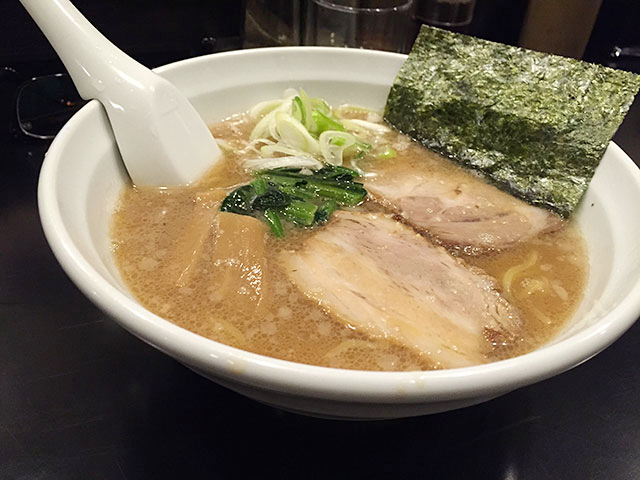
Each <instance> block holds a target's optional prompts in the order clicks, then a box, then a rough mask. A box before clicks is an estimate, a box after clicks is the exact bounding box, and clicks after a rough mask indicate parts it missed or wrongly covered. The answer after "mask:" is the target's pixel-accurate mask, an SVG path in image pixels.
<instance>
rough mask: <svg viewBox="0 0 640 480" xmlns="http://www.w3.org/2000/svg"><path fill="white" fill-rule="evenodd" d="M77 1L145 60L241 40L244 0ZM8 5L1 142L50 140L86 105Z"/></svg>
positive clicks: (1, 64)
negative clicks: (79, 100)
mask: <svg viewBox="0 0 640 480" xmlns="http://www.w3.org/2000/svg"><path fill="white" fill-rule="evenodd" d="M73 3H74V5H75V6H76V7H77V8H78V9H79V10H80V11H81V12H82V13H83V14H84V15H85V16H86V17H87V18H88V19H89V21H91V22H92V23H93V24H94V25H95V26H96V28H98V30H100V31H101V32H102V33H103V34H104V35H105V36H106V37H107V38H109V39H110V40H111V41H112V42H113V43H114V44H116V45H117V46H118V47H119V48H120V49H121V50H123V51H125V52H126V53H127V54H128V55H130V56H132V57H133V58H135V59H136V60H137V61H139V62H140V63H142V64H144V65H146V66H147V67H156V66H159V65H163V64H166V63H170V62H174V61H176V60H181V59H185V58H189V57H193V56H197V55H203V54H207V53H213V52H219V51H225V50H235V49H240V48H242V46H243V41H244V15H245V1H244V0H216V1H215V2H212V1H210V0H182V1H180V2H178V1H175V0H135V1H131V0H110V1H106V0H74V1H73ZM2 7H3V26H2V27H3V28H2V30H0V144H8V143H11V142H14V141H15V140H16V138H18V139H19V140H26V141H28V142H33V141H37V140H44V141H46V140H48V139H50V138H51V136H52V135H54V134H55V133H56V132H57V130H58V129H59V128H60V126H61V125H62V124H63V123H64V121H66V119H68V118H69V116H70V115H71V114H72V113H73V111H75V109H76V107H77V106H79V105H80V104H78V103H76V102H77V100H78V99H77V94H75V91H74V89H73V90H72V91H69V90H68V88H67V86H68V85H66V84H65V83H64V82H65V76H62V77H59V76H56V74H60V73H64V72H65V69H64V67H63V65H62V62H61V61H60V60H59V58H58V56H57V55H56V54H55V52H54V51H53V48H51V46H50V45H49V43H48V41H47V40H46V38H45V37H44V35H43V34H42V33H41V32H40V30H39V29H38V27H37V26H36V24H35V23H34V22H33V20H32V19H31V18H30V17H29V15H28V14H27V12H26V11H25V10H24V8H23V7H22V5H21V4H20V2H16V1H8V0H3V1H2ZM40 77H44V78H40ZM34 78H37V79H34ZM72 88H73V87H72Z"/></svg>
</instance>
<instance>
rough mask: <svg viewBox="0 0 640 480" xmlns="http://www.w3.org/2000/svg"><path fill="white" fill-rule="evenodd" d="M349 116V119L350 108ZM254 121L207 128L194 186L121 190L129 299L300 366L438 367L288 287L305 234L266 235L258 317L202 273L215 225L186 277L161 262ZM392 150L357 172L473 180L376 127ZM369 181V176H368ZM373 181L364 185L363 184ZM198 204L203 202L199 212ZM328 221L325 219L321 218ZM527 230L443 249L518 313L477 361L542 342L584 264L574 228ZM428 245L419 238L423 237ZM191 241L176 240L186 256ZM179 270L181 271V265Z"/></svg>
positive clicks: (240, 153)
mask: <svg viewBox="0 0 640 480" xmlns="http://www.w3.org/2000/svg"><path fill="white" fill-rule="evenodd" d="M354 115H357V114H354ZM254 124H255V122H254V121H252V120H251V119H250V118H248V117H247V116H237V117H233V118H230V119H228V120H225V121H223V122H221V123H220V124H217V125H215V126H213V127H212V132H213V134H214V136H215V137H216V138H217V139H219V140H222V141H223V142H224V143H225V145H226V150H227V151H228V153H227V154H226V155H225V159H224V160H223V161H222V162H221V163H220V164H219V165H217V166H216V168H215V169H214V170H212V171H211V172H210V173H209V174H208V175H207V176H206V177H205V178H203V179H202V180H201V181H200V182H199V183H198V184H196V185H192V186H189V187H180V188H167V189H155V188H136V187H130V188H127V189H126V190H125V191H124V192H123V193H122V196H121V199H120V202H119V206H118V208H117V211H116V212H115V214H114V217H113V223H112V249H113V253H114V256H115V259H116V262H117V265H118V268H119V270H120V272H121V275H122V277H123V279H124V281H125V283H126V284H127V285H128V287H129V288H130V289H131V291H132V292H133V294H134V295H135V296H136V298H138V299H139V301H140V302H141V303H142V304H143V305H144V306H145V307H146V308H147V309H149V310H150V311H152V312H154V313H156V314H158V315H160V316H162V317H163V318H166V319H168V320H170V321H172V322H174V323H176V324H177V325H179V326H181V327H183V328H185V329H188V330H191V331H193V332H195V333H197V334H199V335H202V336H204V337H207V338H210V339H213V340H216V341H219V342H222V343H225V344H228V345H231V346H234V347H238V348H241V349H243V350H247V351H251V352H255V353H258V354H263V355H267V356H271V357H276V358H280V359H285V360H291V361H296V362H301V363H307V364H314V365H321V366H328V367H338V368H347V369H363V370H426V369H433V368H438V365H437V364H436V363H434V362H433V360H432V359H431V358H430V357H429V355H427V354H425V353H420V352H416V350H414V349H409V348H406V347H405V346H403V345H402V344H400V343H399V342H396V341H394V340H391V339H388V338H373V337H371V336H370V335H366V334H365V333H363V332H362V331H361V330H360V329H358V328H355V327H354V326H353V325H351V324H349V323H348V322H343V321H340V320H339V319H337V318H336V317H335V316H334V315H333V314H332V313H331V312H330V311H329V309H327V308H325V307H324V306H323V305H321V304H319V302H317V301H314V300H312V299H311V298H309V297H308V296H306V295H304V294H303V293H302V292H301V291H300V290H299V289H298V288H297V287H296V286H295V285H293V284H292V283H291V281H290V280H289V279H288V277H287V275H286V274H285V272H284V270H283V268H282V266H281V265H280V263H279V260H278V258H279V256H280V255H281V254H282V253H283V252H285V254H286V252H291V251H296V250H298V249H300V248H301V245H302V242H304V241H305V238H307V236H308V235H311V234H313V231H314V229H319V228H324V227H323V226H318V227H314V228H311V229H305V228H299V227H287V232H286V233H287V234H286V236H285V237H284V238H276V237H274V236H273V235H270V234H266V235H265V236H264V238H265V244H264V247H263V248H264V255H265V262H266V263H265V265H266V268H265V269H264V272H263V277H262V285H264V288H266V289H267V290H268V295H264V298H263V304H262V305H261V308H260V314H259V315H256V313H255V310H252V309H247V308H244V307H243V305H242V304H240V303H239V302H238V297H237V296H235V297H233V299H229V298H226V297H225V296H224V295H223V294H221V291H222V290H221V286H220V284H219V278H217V273H216V272H217V270H216V269H214V268H212V265H211V262H212V261H213V259H212V256H211V254H210V252H212V251H213V248H214V242H215V232H214V231H213V229H208V228H205V231H206V234H204V235H203V234H202V230H198V232H200V233H196V235H201V238H199V240H197V241H196V242H195V243H194V245H196V246H197V249H198V251H199V252H201V254H200V256H199V259H198V262H196V263H194V264H193V265H191V267H190V269H189V272H188V275H187V276H186V278H183V276H182V275H181V274H180V271H179V270H180V268H179V267H177V266H176V265H175V264H174V263H172V262H173V261H174V259H175V257H176V249H178V250H179V249H180V248H181V247H180V245H181V244H183V243H184V242H185V241H187V242H189V241H191V242H193V239H192V240H189V239H187V238H185V237H186V236H187V235H188V234H189V232H190V231H191V230H193V225H194V216H195V218H196V220H195V224H196V225H197V224H198V220H197V218H198V216H202V218H203V221H202V222H201V223H202V224H203V225H205V226H206V225H207V222H209V220H207V219H208V218H211V217H210V216H209V215H211V212H210V210H212V209H213V210H215V209H216V208H217V205H218V204H219V203H216V202H219V199H220V198H221V197H222V196H224V193H226V192H229V191H231V190H232V189H233V188H234V187H236V186H238V185H240V184H244V183H247V182H249V181H250V180H251V176H250V175H249V174H248V173H247V172H246V171H245V170H244V169H243V168H242V166H241V160H242V159H243V158H244V157H246V156H251V155H252V154H253V155H255V152H251V151H250V150H247V149H246V145H247V138H248V135H249V132H250V131H251V129H252V127H253V126H254ZM386 135H387V139H388V141H389V142H390V144H391V145H393V146H394V148H395V152H396V157H395V158H393V159H384V160H383V159H379V158H374V157H373V156H371V157H368V158H364V159H363V160H362V162H361V164H360V167H362V168H363V169H365V170H367V171H372V172H378V173H379V174H384V173H385V172H386V171H387V170H389V172H387V173H392V171H393V170H394V169H396V168H400V167H398V166H402V167H407V168H421V169H425V168H426V169H428V171H429V172H431V174H433V175H436V176H458V177H460V178H467V177H468V178H469V181H478V180H477V179H475V178H472V176H471V175H470V174H469V173H467V172H465V171H463V170H462V169H460V168H459V167H457V166H455V165H454V164H452V162H450V161H449V160H446V159H444V158H442V157H440V156H438V155H436V154H434V153H432V152H430V151H428V150H426V149H424V148H422V147H421V146H419V145H417V144H415V143H414V142H412V141H410V140H409V139H407V138H406V137H404V136H402V135H400V134H398V133H395V132H390V133H387V134H386ZM375 181H376V180H375V177H374V178H373V180H372V182H375ZM372 184H373V183H372ZM203 205H204V207H203ZM356 208H358V209H364V210H366V211H369V212H377V213H379V214H381V215H392V214H393V212H389V211H388V206H387V205H384V203H383V202H376V201H374V200H372V199H371V198H367V199H366V200H365V201H364V203H363V204H362V205H361V206H359V207H356ZM329 222H331V220H329ZM562 223H563V225H562V228H559V229H554V230H553V231H550V232H546V233H543V234H540V235H536V236H534V237H533V238H531V239H528V240H526V241H522V242H520V243H518V244H517V245H515V246H512V247H510V248H505V249H504V250H500V251H497V250H492V251H487V252H482V253H478V252H475V251H473V252H472V251H467V250H465V249H464V248H458V247H456V248H453V247H449V250H450V252H451V254H452V255H455V256H458V257H460V258H462V259H463V261H464V262H466V263H467V264H468V265H472V266H473V267H477V268H479V269H482V270H483V271H484V272H486V273H487V274H488V275H490V276H492V277H494V278H495V279H496V285H497V287H498V289H499V290H500V291H501V292H502V295H503V296H504V297H505V298H506V300H507V301H508V302H510V303H511V304H512V305H514V306H515V308H517V309H518V311H519V313H520V318H521V322H522V330H521V331H522V334H521V336H520V338H518V339H517V341H514V342H511V343H510V344H509V345H506V346H504V347H503V348H499V349H496V350H495V351H494V352H492V354H491V355H490V356H488V357H487V361H494V360H499V359H502V358H506V357H510V356H515V355H520V354H523V353H525V352H528V351H531V350H533V349H535V348H537V347H539V346H540V345H542V344H544V343H546V342H548V341H549V340H550V339H552V338H553V337H554V336H555V335H556V334H557V333H558V332H559V330H560V329H561V328H562V327H563V325H564V324H565V323H566V322H567V320H568V319H569V318H570V316H571V314H572V313H573V312H574V310H575V309H576V307H577V305H578V303H579V302H580V300H581V298H582V292H583V290H584V287H585V283H586V278H587V270H588V261H587V252H586V248H585V244H584V242H583V240H582V238H581V235H580V232H579V231H578V229H577V227H576V226H575V225H573V224H572V223H571V222H562ZM427 241H428V240H427ZM190 248H191V247H187V251H188V252H191V251H192V250H193V249H191V250H189V249H190ZM183 273H184V272H183Z"/></svg>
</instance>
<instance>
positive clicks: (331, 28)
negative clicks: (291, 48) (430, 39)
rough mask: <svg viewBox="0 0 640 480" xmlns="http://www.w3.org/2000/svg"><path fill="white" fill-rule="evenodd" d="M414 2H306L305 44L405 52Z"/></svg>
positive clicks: (411, 33)
mask: <svg viewBox="0 0 640 480" xmlns="http://www.w3.org/2000/svg"><path fill="white" fill-rule="evenodd" d="M414 7H415V5H414V0H309V1H308V5H307V11H306V16H305V22H304V25H305V36H304V43H305V45H323V46H331V47H355V48H368V49H374V50H386V51H391V52H408V51H409V49H410V48H411V44H412V43H413V40H414V38H415V35H414V33H415V24H414V17H413V15H414Z"/></svg>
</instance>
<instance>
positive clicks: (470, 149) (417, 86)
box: [385, 26, 640, 216]
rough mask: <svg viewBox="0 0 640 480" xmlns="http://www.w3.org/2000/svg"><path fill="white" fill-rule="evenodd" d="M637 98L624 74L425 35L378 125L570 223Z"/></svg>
mask: <svg viewBox="0 0 640 480" xmlns="http://www.w3.org/2000/svg"><path fill="white" fill-rule="evenodd" d="M639 88H640V77H638V76H637V75H634V74H632V73H629V72H624V71H620V70H613V69H610V68H606V67H603V66H600V65H593V64H588V63H585V62H581V61H578V60H574V59H569V58H564V57H558V56H554V55H548V54H543V53H539V52H534V51H530V50H525V49H522V48H517V47H512V46H508V45H502V44H498V43H493V42H489V41H485V40H480V39H477V38H473V37H469V36H465V35H459V34H454V33H451V32H447V31H444V30H440V29H436V28H432V27H426V26H423V27H422V29H421V31H420V35H419V36H418V38H417V40H416V42H415V44H414V46H413V49H412V50H411V53H410V54H409V57H408V58H407V61H406V62H405V63H404V65H403V67H402V69H401V70H400V72H399V73H398V76H397V78H396V80H395V82H394V85H393V87H392V88H391V92H390V94H389V97H388V98H387V104H386V107H385V120H386V121H387V122H389V123H390V124H391V125H393V126H394V127H395V128H397V129H398V130H400V131H402V132H404V133H406V134H408V135H410V136H411V137H413V138H414V139H415V140H417V141H419V142H421V143H422V144H423V145H425V146H426V147H428V148H430V149H432V150H434V151H436V152H438V153H441V154H443V155H445V156H448V157H450V158H453V159H455V160H457V161H458V162H460V163H462V164H464V165H466V166H468V167H471V168H473V169H475V170H477V171H478V172H481V173H482V174H483V175H484V176H486V178H488V179H489V180H490V181H492V182H494V183H495V184H496V185H497V186H499V187H501V188H503V189H504V190H507V191H509V192H510V193H512V194H514V195H516V196H518V197H521V198H523V199H524V200H526V201H528V202H529V203H531V204H533V205H538V206H543V207H547V208H549V209H551V210H553V211H555V212H557V213H559V214H561V215H563V216H569V215H570V214H571V212H572V211H573V210H574V208H575V207H576V206H577V204H578V202H579V201H580V199H581V198H582V195H583V194H584V192H585V191H586V189H587V186H588V184H589V181H590V180H591V178H592V176H593V174H594V172H595V168H596V167H597V165H598V163H599V162H600V159H601V158H602V156H603V155H604V152H605V150H606V148H607V145H608V144H609V141H610V140H611V137H612V136H613V134H614V133H615V131H616V129H617V128H618V126H619V125H620V123H621V122H622V119H623V118H624V115H625V114H626V112H627V110H628V108H629V106H630V104H631V102H632V101H633V97H634V95H635V94H636V92H637V91H638V89H639Z"/></svg>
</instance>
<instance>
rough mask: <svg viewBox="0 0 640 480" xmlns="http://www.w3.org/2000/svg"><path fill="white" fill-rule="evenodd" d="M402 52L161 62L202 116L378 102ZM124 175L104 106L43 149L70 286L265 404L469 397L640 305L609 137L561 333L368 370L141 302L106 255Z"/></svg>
mask: <svg viewBox="0 0 640 480" xmlns="http://www.w3.org/2000/svg"><path fill="white" fill-rule="evenodd" d="M404 58H405V57H404V56H402V55H398V54H392V53H383V52H374V51H366V50H346V49H331V48H313V47H293V48H276V49H259V50H245V51H237V52H229V53H223V54H216V55H210V56H206V57H200V58H195V59H191V60H186V61H182V62H178V63H175V64H172V65H169V66H166V67H162V68H159V69H157V71H158V73H160V74H162V75H163V76H165V77H167V78H168V79H169V80H171V81H172V82H174V83H175V84H176V85H177V86H178V87H179V88H180V89H181V90H182V91H183V92H184V93H185V94H186V95H187V97H188V98H189V99H190V100H191V101H192V102H193V104H194V105H195V106H196V108H197V110H198V111H199V112H200V113H201V114H202V116H203V117H204V118H205V120H206V121H207V122H209V123H213V122H216V121H219V120H221V119H223V118H225V117H227V116H229V115H231V114H233V113H237V112H242V111H245V110H247V109H248V108H249V107H250V106H252V105H253V104H255V103H257V102H258V101H261V100H264V99H269V98H275V97H279V96H280V95H281V94H282V92H283V91H284V90H285V88H287V87H295V88H297V87H303V88H304V89H305V90H306V91H307V92H311V93H313V95H314V96H319V97H324V98H326V99H327V100H328V101H329V102H331V103H333V104H340V103H345V102H349V103H355V104H361V105H365V106H369V107H373V108H380V109H381V108H382V106H383V105H384V102H385V99H386V95H387V93H388V90H389V87H390V85H391V83H392V81H393V79H394V77H395V74H396V72H397V71H398V69H399V68H400V66H401V64H402V62H403V60H404ZM127 181H128V178H127V175H126V173H125V172H124V170H123V167H122V165H121V162H120V159H119V156H118V153H117V149H116V146H115V142H114V139H113V136H112V133H111V130H110V128H109V123H108V121H107V119H106V116H105V114H104V112H103V110H102V108H101V106H100V105H99V104H97V103H95V102H92V103H90V104H88V105H87V106H86V107H84V108H83V109H82V110H81V111H80V112H79V113H78V114H77V115H75V116H74V117H73V119H71V121H70V122H69V123H68V124H67V125H66V126H65V127H64V128H63V129H62V131H61V132H60V133H59V135H58V136H57V137H56V139H55V141H54V142H53V144H52V145H51V148H50V149H49V152H48V153H47V155H46V158H45V161H44V165H43V168H42V173H41V176H40V184H39V192H38V195H39V196H38V199H39V207H40V214H41V217H42V224H43V227H44V231H45V234H46V236H47V239H48V241H49V243H50V245H51V248H52V249H53V251H54V253H55V255H56V257H57V258H58V260H59V261H60V263H61V264H62V267H63V268H64V269H65V271H66V272H67V274H68V275H69V276H70V277H71V279H72V280H73V281H74V282H75V283H76V285H78V287H79V288H80V289H81V290H82V291H83V292H84V293H85V294H86V295H87V296H88V297H89V298H90V299H91V300H92V301H93V302H95V303H96V305H98V306H99V307H100V308H101V309H103V310H104V311H105V312H106V313H107V314H109V315H110V316H111V317H113V318H114V319H115V320H116V321H117V322H118V323H120V324H121V325H122V326H123V327H124V328H126V329H127V330H129V331H130V332H131V333H133V334H134V335H136V336H138V337H139V338H141V339H142V340H144V341H145V342H148V343H149V344H151V345H153V346H154V347H156V348H158V349H159V350H161V351H163V352H165V353H167V354H168V355H171V356H172V357H174V358H176V359H177V360H179V361H180V362H182V363H184V364H185V365H187V366H188V367H189V368H191V369H193V370H195V371H197V372H199V373H200V374H202V375H204V376H205V377H208V378H210V379H212V380H213V381H215V382H218V383H220V384H222V385H225V386H227V387H228V388H230V389H232V390H235V391H237V392H240V393H242V394H244V395H247V396H248V397H251V398H254V399H256V400H259V401H261V402H264V403H267V404H271V405H276V406H279V407H281V408H285V409H288V410H291V411H297V412H303V413H308V414H313V415H320V416H329V417H338V418H359V419H373V418H395V417H407V416H413V415H422V414H428V413H435V412H441V411H445V410H451V409H455V408H459V407H464V406H467V405H472V404H476V403H479V402H482V401H485V400H488V399H490V398H493V397H496V396H499V395H501V394H504V393H507V392H509V391H511V390H514V389H516V388H519V387H522V386H525V385H528V384H531V383H534V382H537V381H540V380H543V379H545V378H548V377H551V376H553V375H556V374H558V373H560V372H563V371H565V370H568V369H570V368H572V367H575V366H576V365H578V364H580V363H582V362H584V361H585V360H587V359H589V358H590V357H592V356H594V355H595V354H597V353H598V352H600V351H601V350H602V349H604V348H605V347H607V346H608V345H609V344H611V343H612V342H613V341H614V340H616V339H617V338H618V337H619V336H620V335H621V334H622V333H624V332H625V331H626V330H627V329H628V328H629V327H630V326H631V325H632V324H633V322H634V321H635V320H636V319H637V317H638V314H639V313H640V282H639V280H640V249H638V246H637V239H638V238H640V215H638V214H637V211H636V209H635V208H634V207H635V206H640V173H639V171H638V169H637V167H636V166H635V165H634V164H633V162H632V161H631V160H630V159H629V158H628V157H627V156H626V155H625V153H624V152H623V151H622V150H621V149H620V148H618V147H617V146H616V145H614V144H612V145H610V147H609V149H608V150H607V153H606V155H605V158H604V159H603V161H602V164H601V165H600V167H599V168H598V171H597V173H596V176H595V178H594V179H593V182H592V183H591V186H590V187H589V190H588V192H587V195H586V197H585V199H584V201H583V202H582V205H581V207H580V209H579V211H578V212H577V217H576V218H577V221H578V222H579V224H580V226H581V227H582V230H583V232H584V234H585V236H586V239H587V242H588V246H589V250H590V255H591V269H590V278H589V285H588V288H587V292H586V295H585V299H584V301H583V302H582V304H581V306H580V307H579V309H578V312H577V313H576V315H575V316H574V318H573V320H572V321H571V322H570V323H569V325H568V326H567V328H566V329H565V330H564V332H562V333H561V334H560V335H559V337H558V338H557V339H556V340H555V341H553V342H552V343H551V344H549V345H547V346H545V347H543V348H540V349H538V350H536V351H534V352H532V353H529V354H526V355H523V356H520V357H517V358H512V359H509V360H504V361H500V362H496V363H491V364H488V365H480V366H475V367H468V368H461V369H453V370H443V371H429V372H392V373H387V372H362V371H349V370H338V369H330V368H323V367H314V366H309V365H302V364H296V363H292V362H287V361H282V360H276V359H273V358H268V357H264V356H260V355H256V354H252V353H247V352H244V351H242V350H238V349H236V348H232V347H229V346H226V345H223V344H220V343H217V342H214V341H212V340H208V339H205V338H203V337H200V336H198V335H196V334H194V333H191V332H189V331H187V330H184V329H182V328H180V327H177V326H176V325H174V324H172V323H170V322H168V321H166V320H163V319H162V318H160V317H159V316H157V315H154V314H153V313H151V312H149V311H147V310H145V309H144V308H143V307H142V306H140V304H138V303H137V302H136V300H135V299H134V298H133V297H132V295H131V294H130V293H129V292H128V291H127V289H126V288H125V286H124V285H123V284H122V282H121V280H120V279H119V276H118V273H117V271H116V269H115V267H114V263H113V261H112V258H111V253H110V250H109V240H108V225H109V219H110V215H111V212H112V208H113V205H114V201H115V199H116V197H117V195H118V194H119V192H120V191H121V189H122V188H123V186H124V185H125V184H126V183H127Z"/></svg>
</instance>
